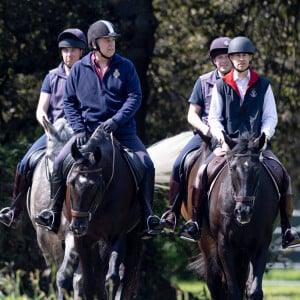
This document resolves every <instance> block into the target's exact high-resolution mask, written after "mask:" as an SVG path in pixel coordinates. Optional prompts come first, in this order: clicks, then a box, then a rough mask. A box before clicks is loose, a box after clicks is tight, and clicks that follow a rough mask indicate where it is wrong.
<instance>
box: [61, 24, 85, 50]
mask: <svg viewBox="0 0 300 300" xmlns="http://www.w3.org/2000/svg"><path fill="white" fill-rule="evenodd" d="M57 42H58V48H79V49H86V48H87V40H86V36H85V34H84V33H83V32H82V31H81V30H80V29H78V28H69V29H66V30H64V31H63V32H61V33H60V34H59V35H58V38H57Z"/></svg>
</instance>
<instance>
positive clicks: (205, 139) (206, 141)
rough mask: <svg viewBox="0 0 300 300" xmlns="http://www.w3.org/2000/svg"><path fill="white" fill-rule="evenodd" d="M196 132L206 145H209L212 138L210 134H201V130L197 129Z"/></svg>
mask: <svg viewBox="0 0 300 300" xmlns="http://www.w3.org/2000/svg"><path fill="white" fill-rule="evenodd" d="M197 133H198V134H199V135H200V137H201V138H202V140H203V141H204V142H205V143H206V144H207V145H210V144H211V140H212V137H211V136H210V135H205V134H203V132H202V131H200V130H199V131H197Z"/></svg>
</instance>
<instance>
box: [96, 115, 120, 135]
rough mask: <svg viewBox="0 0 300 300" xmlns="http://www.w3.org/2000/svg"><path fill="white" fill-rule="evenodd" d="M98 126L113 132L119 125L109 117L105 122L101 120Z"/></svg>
mask: <svg viewBox="0 0 300 300" xmlns="http://www.w3.org/2000/svg"><path fill="white" fill-rule="evenodd" d="M100 127H101V128H102V129H103V130H104V131H106V132H108V133H110V132H115V131H116V130H117V129H118V127H119V125H118V123H117V122H116V121H115V120H114V119H113V118H110V119H108V120H106V121H105V122H103V123H102V124H101V126H100Z"/></svg>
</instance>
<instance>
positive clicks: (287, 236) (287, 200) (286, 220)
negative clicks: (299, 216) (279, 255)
mask: <svg viewBox="0 0 300 300" xmlns="http://www.w3.org/2000/svg"><path fill="white" fill-rule="evenodd" d="M292 215H293V195H292V193H291V184H290V182H289V188H288V191H287V193H286V194H285V195H282V196H281V198H280V218H281V233H282V248H283V249H286V248H288V247H289V248H293V247H296V246H299V245H300V235H299V233H298V232H297V231H296V229H294V228H291V219H292Z"/></svg>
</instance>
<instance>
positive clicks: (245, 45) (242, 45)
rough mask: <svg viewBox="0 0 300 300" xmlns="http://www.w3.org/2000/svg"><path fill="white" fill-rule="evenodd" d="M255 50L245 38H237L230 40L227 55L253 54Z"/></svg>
mask: <svg viewBox="0 0 300 300" xmlns="http://www.w3.org/2000/svg"><path fill="white" fill-rule="evenodd" d="M254 52H255V48H254V45H253V43H252V42H251V40H250V39H248V38H247V37H245V36H238V37H236V38H234V39H232V40H231V42H230V43H229V47H228V54H234V53H248V54H254Z"/></svg>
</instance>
